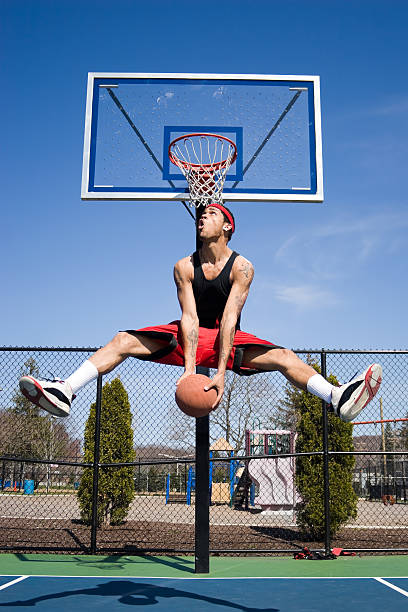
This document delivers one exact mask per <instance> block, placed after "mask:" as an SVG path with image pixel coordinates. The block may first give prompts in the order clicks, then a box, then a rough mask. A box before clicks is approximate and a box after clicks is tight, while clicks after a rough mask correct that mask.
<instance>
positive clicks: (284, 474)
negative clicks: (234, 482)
mask: <svg viewBox="0 0 408 612" xmlns="http://www.w3.org/2000/svg"><path fill="white" fill-rule="evenodd" d="M295 441H296V433H294V432H291V431H289V430H286V429H277V430H270V429H255V430H247V431H246V454H247V455H254V456H255V455H280V454H283V455H284V454H290V453H294V452H295ZM248 473H249V475H250V477H251V478H252V480H254V481H255V483H256V484H257V486H258V495H257V497H255V504H256V505H259V506H261V508H262V512H263V513H264V514H270V515H273V516H276V517H278V516H279V517H281V518H284V517H286V518H288V519H290V518H294V509H295V506H296V502H297V492H296V489H295V484H294V474H295V459H294V457H276V456H275V457H271V458H270V459H269V458H264V459H257V460H256V461H254V460H249V462H248Z"/></svg>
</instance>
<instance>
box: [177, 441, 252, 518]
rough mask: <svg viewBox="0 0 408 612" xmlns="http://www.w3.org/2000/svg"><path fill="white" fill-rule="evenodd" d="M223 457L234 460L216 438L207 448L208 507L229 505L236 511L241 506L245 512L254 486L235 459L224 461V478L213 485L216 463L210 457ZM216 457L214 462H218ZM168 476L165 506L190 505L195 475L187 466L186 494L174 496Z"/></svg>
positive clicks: (231, 454)
mask: <svg viewBox="0 0 408 612" xmlns="http://www.w3.org/2000/svg"><path fill="white" fill-rule="evenodd" d="M223 452H224V453H226V456H227V457H228V459H232V458H233V457H234V449H233V447H232V446H231V445H230V444H229V443H228V442H227V441H226V440H225V439H224V438H220V439H219V440H217V442H215V443H214V444H213V445H212V446H211V447H210V466H209V469H210V472H209V487H210V503H211V504H229V505H230V506H234V507H240V506H242V505H243V503H244V502H245V508H246V509H248V504H251V505H252V506H253V505H254V499H255V485H254V484H253V483H252V481H251V479H250V477H249V475H248V469H247V467H246V466H245V464H243V463H242V462H240V461H239V459H236V460H234V459H232V461H228V462H226V463H228V466H226V465H225V464H224V465H223V467H224V469H225V478H224V479H223V480H222V481H221V482H219V481H218V482H214V472H215V469H216V467H217V465H220V463H219V462H214V461H212V459H213V458H214V453H217V454H218V457H219V454H220V453H223ZM218 457H217V458H218ZM170 483H171V475H170V474H167V478H166V504H170V503H186V504H187V506H190V505H191V497H192V494H193V493H194V492H195V472H194V470H193V468H192V467H191V466H190V467H189V469H188V475H187V484H186V493H175V492H172V491H171V486H170Z"/></svg>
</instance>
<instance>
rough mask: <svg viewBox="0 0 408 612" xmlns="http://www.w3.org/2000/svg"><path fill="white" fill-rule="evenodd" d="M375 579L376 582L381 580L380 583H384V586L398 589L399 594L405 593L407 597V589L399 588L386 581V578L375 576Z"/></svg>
mask: <svg viewBox="0 0 408 612" xmlns="http://www.w3.org/2000/svg"><path fill="white" fill-rule="evenodd" d="M375 580H377V581H378V582H381V584H385V586H387V587H390V589H394V591H398V593H401V595H405V597H408V591H404V589H400V588H399V587H397V586H395V584H391V582H387V581H386V580H383V579H382V578H375Z"/></svg>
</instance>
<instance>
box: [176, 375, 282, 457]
mask: <svg viewBox="0 0 408 612" xmlns="http://www.w3.org/2000/svg"><path fill="white" fill-rule="evenodd" d="M281 393H282V388H281V386H280V385H276V384H275V379H274V375H272V376H271V375H270V374H259V375H256V376H239V375H238V374H235V373H234V372H228V373H227V376H226V378H225V390H224V395H223V399H222V401H221V404H220V406H219V407H218V408H217V410H214V412H212V413H211V416H210V423H211V429H210V434H211V439H212V440H217V439H218V438H220V437H223V438H225V440H227V442H229V444H231V446H233V447H234V449H235V450H236V451H240V450H243V449H244V448H245V432H246V430H247V429H254V428H255V429H258V428H259V427H262V428H264V429H275V428H276V426H277V425H278V423H279V420H280V416H281V409H280V408H279V401H280V399H281ZM194 431H195V420H194V419H192V418H191V417H186V416H185V415H183V413H182V412H181V411H180V410H178V408H177V406H172V407H171V408H170V409H169V438H170V440H172V441H174V442H177V443H178V444H180V443H184V444H186V445H189V446H191V445H193V444H194Z"/></svg>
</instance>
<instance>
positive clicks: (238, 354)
mask: <svg viewBox="0 0 408 612" xmlns="http://www.w3.org/2000/svg"><path fill="white" fill-rule="evenodd" d="M126 331H127V333H129V334H132V333H133V334H135V333H136V334H138V335H141V336H146V337H148V338H153V339H156V340H164V341H165V342H166V345H164V346H163V347H162V348H161V349H159V350H158V351H156V352H155V353H152V354H151V355H149V356H148V357H139V359H141V360H142V361H154V362H155V363H164V364H167V365H175V366H184V352H183V347H182V339H181V331H180V321H173V322H172V323H169V324H168V325H157V326H153V327H144V328H143V329H127V330H126ZM219 331H220V330H219V329H208V328H206V327H200V328H199V335H198V346H197V356H196V365H198V366H203V367H206V368H217V366H218V353H219ZM255 346H263V347H265V348H282V347H281V346H278V345H276V344H272V342H268V341H267V340H261V339H260V338H257V337H256V336H253V335H252V334H248V333H246V332H244V331H241V330H237V331H236V332H235V338H234V344H233V347H232V351H231V354H230V357H229V359H228V363H227V369H228V370H232V371H233V372H236V373H237V374H240V375H249V374H257V373H258V372H260V370H256V369H252V368H246V367H244V366H242V359H243V356H244V350H245V349H246V348H251V347H255Z"/></svg>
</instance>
